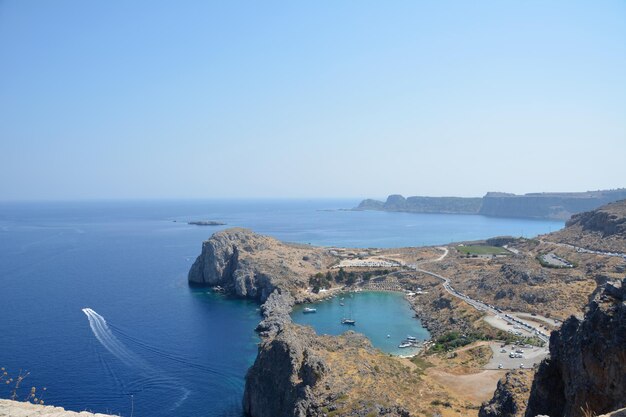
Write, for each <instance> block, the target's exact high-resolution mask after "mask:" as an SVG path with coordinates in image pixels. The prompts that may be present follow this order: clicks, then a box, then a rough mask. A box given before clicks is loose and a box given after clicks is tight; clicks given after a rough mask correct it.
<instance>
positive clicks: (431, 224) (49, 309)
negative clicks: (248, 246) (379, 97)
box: [0, 200, 562, 417]
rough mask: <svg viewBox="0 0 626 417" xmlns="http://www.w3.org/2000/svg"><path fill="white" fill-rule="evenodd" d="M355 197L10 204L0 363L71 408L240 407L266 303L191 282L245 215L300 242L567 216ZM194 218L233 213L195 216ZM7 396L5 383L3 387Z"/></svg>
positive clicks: (409, 239)
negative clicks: (372, 202) (212, 241)
mask: <svg viewBox="0 0 626 417" xmlns="http://www.w3.org/2000/svg"><path fill="white" fill-rule="evenodd" d="M357 203H358V201H351V200H289V201H285V200H281V201H278V200H271V201H270V200H263V201H249V200H234V201H150V202H147V201H144V202H132V201H127V202H112V201H100V202H64V203H0V309H1V310H2V314H0V367H6V368H7V370H8V371H9V373H10V374H13V375H16V374H17V372H19V370H20V369H22V370H28V371H30V375H29V376H28V377H27V379H26V380H25V382H24V384H23V387H25V388H26V389H25V390H23V391H22V396H26V394H27V390H28V389H29V388H30V387H31V386H35V387H37V388H38V389H41V388H43V387H46V388H47V390H46V393H45V396H44V400H45V401H46V403H48V404H55V405H60V406H63V407H66V408H68V409H72V410H85V409H87V410H93V411H97V412H110V413H115V414H118V413H119V414H121V415H123V416H130V415H131V413H132V415H133V416H134V417H168V416H173V415H177V416H238V417H239V416H241V397H242V393H243V381H244V376H245V372H246V370H247V368H248V367H249V366H250V365H251V363H252V362H253V360H254V357H255V355H256V343H257V342H258V339H257V337H256V335H255V333H254V331H253V329H254V327H255V326H256V323H257V322H258V320H259V317H258V314H259V313H258V310H257V308H258V306H257V305H256V304H255V303H253V302H249V301H243V300H232V299H228V298H225V297H222V296H217V295H214V294H211V293H209V292H207V291H205V290H198V289H190V288H188V286H187V282H186V276H187V271H188V269H189V267H190V266H191V263H192V262H193V260H194V259H195V257H196V256H197V255H198V254H199V252H200V248H201V243H202V241H203V240H205V239H206V238H208V237H209V236H210V235H211V234H212V233H213V232H215V231H217V230H221V229H223V228H225V227H230V226H244V227H250V228H252V229H253V230H255V231H257V232H260V233H266V234H270V235H273V236H275V237H277V238H279V239H283V240H287V241H293V242H301V243H311V244H315V245H336V246H353V247H392V246H417V245H430V244H441V243H445V242H449V241H459V240H470V239H479V238H485V237H490V236H495V235H505V234H512V235H525V236H533V235H536V234H538V233H544V232H548V231H550V230H556V229H558V228H560V227H562V223H561V222H547V221H531V220H520V219H495V218H486V217H482V216H463V215H419V214H408V213H384V212H351V211H327V210H326V209H338V208H347V207H353V206H355V205H356V204H357ZM174 220H176V222H174ZM188 220H219V221H224V222H226V223H228V226H224V227H221V226H220V227H202V226H190V225H187V224H186V221H188ZM386 314H387V312H385V311H381V312H380V315H381V316H383V317H384V315H386ZM389 314H395V313H389ZM407 314H408V313H407ZM357 330H358V329H357ZM394 331H396V330H394ZM409 331H410V329H407V333H408V332H409ZM385 332H387V333H388V331H386V330H385ZM397 332H398V334H399V335H400V334H404V329H399V330H397ZM374 342H375V343H376V340H374ZM9 396H10V392H9V391H8V390H7V389H6V387H4V386H0V397H4V398H8V397H9Z"/></svg>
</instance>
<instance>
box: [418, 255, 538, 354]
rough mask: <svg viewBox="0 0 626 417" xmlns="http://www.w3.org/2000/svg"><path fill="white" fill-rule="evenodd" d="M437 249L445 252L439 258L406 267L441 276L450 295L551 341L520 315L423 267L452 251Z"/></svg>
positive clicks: (437, 276)
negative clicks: (476, 296) (463, 290)
mask: <svg viewBox="0 0 626 417" xmlns="http://www.w3.org/2000/svg"><path fill="white" fill-rule="evenodd" d="M437 249H440V250H442V251H443V254H442V255H441V256H439V257H438V258H435V259H429V260H426V261H421V262H418V263H414V264H406V267H407V268H409V269H412V270H414V271H417V272H421V273H424V274H427V275H430V276H433V277H435V278H439V279H440V280H442V281H443V288H444V289H445V290H446V291H447V292H448V293H449V294H450V295H452V296H454V297H456V298H459V299H461V300H463V301H465V302H466V303H467V304H469V305H471V306H472V307H474V308H475V309H477V310H478V311H483V312H485V313H487V314H491V315H494V316H497V317H500V318H501V319H503V320H505V321H506V322H508V323H511V324H512V325H517V326H520V327H522V328H524V330H526V331H528V332H530V333H531V334H533V335H535V336H537V337H538V338H539V339H541V340H543V341H544V342H546V343H548V342H549V340H550V336H549V335H547V334H546V333H544V332H543V331H541V329H540V328H538V327H535V326H532V325H530V324H528V323H526V322H524V321H523V320H521V319H520V318H519V317H516V316H515V315H512V314H504V313H502V312H501V311H498V310H497V309H496V308H495V307H493V306H491V305H489V304H487V303H483V302H482V301H479V300H475V299H473V298H471V297H470V296H468V295H466V294H463V293H461V292H459V291H457V290H455V289H454V288H453V287H452V285H451V284H450V279H449V278H447V277H444V276H443V275H439V274H437V273H435V272H432V271H427V270H425V269H422V268H421V267H420V265H423V264H427V263H433V262H440V261H442V260H443V259H445V257H446V256H448V254H449V253H450V250H449V249H448V248H447V247H446V246H440V247H438V248H437Z"/></svg>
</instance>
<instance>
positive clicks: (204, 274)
mask: <svg viewBox="0 0 626 417" xmlns="http://www.w3.org/2000/svg"><path fill="white" fill-rule="evenodd" d="M331 262H333V258H332V257H331V256H329V255H328V252H327V251H325V250H323V249H322V248H316V247H313V246H309V245H298V244H288V243H283V242H280V241H278V240H276V239H274V238H271V237H269V236H262V235H259V234H256V233H254V232H252V231H251V230H248V229H242V228H232V229H227V230H224V231H221V232H218V233H215V234H214V235H213V236H211V238H210V239H209V240H207V241H205V242H203V244H202V253H201V254H200V256H198V258H197V259H196V261H195V262H194V263H193V265H192V267H191V269H190V270H189V274H188V280H189V283H190V284H191V285H199V286H212V287H215V286H220V287H222V288H224V289H225V290H226V291H227V292H229V293H231V294H234V295H236V296H239V297H246V298H252V299H257V300H259V301H261V302H265V300H266V299H267V298H268V297H269V296H270V294H272V293H273V292H274V291H275V290H277V289H278V290H282V291H288V292H290V293H291V294H292V295H294V296H297V295H298V294H299V293H300V292H301V291H302V290H303V289H306V288H307V286H308V279H309V277H310V276H311V275H313V274H315V273H316V272H320V271H322V270H324V271H325V270H326V269H327V267H328V266H329V264H330V263H331Z"/></svg>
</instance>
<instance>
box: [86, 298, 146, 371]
mask: <svg viewBox="0 0 626 417" xmlns="http://www.w3.org/2000/svg"><path fill="white" fill-rule="evenodd" d="M83 313H85V315H86V316H87V319H88V320H89V327H91V331H92V332H93V334H94V336H96V339H98V341H99V342H100V344H102V346H104V348H105V349H106V350H108V351H109V352H111V353H112V354H113V355H114V356H115V357H117V358H118V359H119V360H120V361H122V362H124V364H126V365H127V366H129V367H132V368H147V367H149V365H148V364H147V363H146V362H145V361H144V360H143V359H141V358H140V357H138V356H137V355H135V354H134V353H133V352H131V351H130V350H129V349H128V348H127V347H126V346H124V344H122V342H120V341H119V340H118V338H117V337H115V336H114V335H113V333H112V332H111V329H110V328H109V326H108V324H107V322H106V320H105V319H104V317H102V316H101V315H100V314H98V313H96V312H95V311H93V310H92V309H90V308H83Z"/></svg>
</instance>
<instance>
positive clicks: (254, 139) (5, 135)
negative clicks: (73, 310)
mask: <svg viewBox="0 0 626 417" xmlns="http://www.w3.org/2000/svg"><path fill="white" fill-rule="evenodd" d="M624 39H626V3H624V2H621V1H607V2H602V3H597V2H593V3H589V2H582V1H555V2H543V1H525V2H519V1H518V2H499V1H477V2H471V3H468V2H463V1H451V0H446V1H441V2H436V3H434V2H412V1H398V2H394V3H378V2H372V1H358V2H357V1H346V2H341V3H337V2H328V1H326V2H324V1H323V2H315V3H310V4H305V3H303V4H300V3H297V4H296V3H281V2H276V1H269V2H263V3H256V2H254V3H253V2H243V1H232V2H227V3H214V4H213V3H206V2H201V1H190V2H185V3H184V4H174V3H168V2H160V1H149V2H148V1H138V2H133V3H130V4H129V3H126V2H121V1H112V2H105V3H86V2H82V1H78V0H62V1H55V2H37V3H32V2H21V1H16V0H4V1H2V0H0V57H1V59H2V63H3V64H2V65H0V201H16V200H17V201H22V200H27V201H50V200H62V201H76V200H155V199H158V200H162V199H167V200H171V199H194V200H196V199H231V198H244V199H252V198H270V199H271V198H298V199H313V198H345V199H362V198H385V197H386V196H387V195H389V194H402V195H404V196H413V195H425V196H460V197H481V196H483V195H484V194H485V193H486V192H489V191H500V192H510V193H516V194H524V193H530V192H568V191H578V192H580V191H588V190H599V189H614V188H621V187H626V182H625V181H626V164H625V163H624V155H626V42H624Z"/></svg>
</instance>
